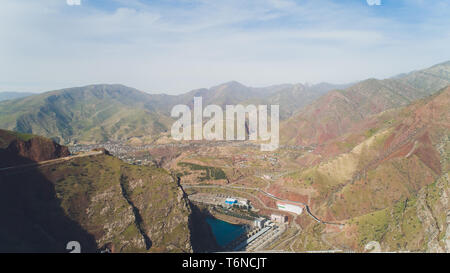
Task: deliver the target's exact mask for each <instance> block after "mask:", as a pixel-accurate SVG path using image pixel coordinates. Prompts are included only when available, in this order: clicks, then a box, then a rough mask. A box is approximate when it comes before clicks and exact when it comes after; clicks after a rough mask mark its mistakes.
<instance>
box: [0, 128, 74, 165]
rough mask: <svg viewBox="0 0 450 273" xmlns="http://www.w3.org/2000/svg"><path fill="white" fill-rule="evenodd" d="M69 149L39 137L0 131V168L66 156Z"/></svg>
mask: <svg viewBox="0 0 450 273" xmlns="http://www.w3.org/2000/svg"><path fill="white" fill-rule="evenodd" d="M69 154H70V153H69V149H68V148H67V147H65V146H61V145H59V144H58V143H56V142H54V141H52V140H50V139H47V138H43V137H40V136H35V135H29V134H21V133H16V132H12V131H6V130H1V129H0V167H9V166H14V165H19V164H25V163H28V162H38V161H44V160H50V159H55V158H59V157H64V156H68V155H69Z"/></svg>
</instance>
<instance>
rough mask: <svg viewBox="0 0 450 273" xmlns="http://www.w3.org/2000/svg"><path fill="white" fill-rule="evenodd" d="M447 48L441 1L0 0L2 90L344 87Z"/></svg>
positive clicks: (436, 58)
mask: <svg viewBox="0 0 450 273" xmlns="http://www.w3.org/2000/svg"><path fill="white" fill-rule="evenodd" d="M449 44H450V1H448V0H434V1H433V0H335V1H333V0H147V1H144V0H39V1H36V0H0V91H27V92H42V91H49V90H56V89H60V88H67V87H73V86H83V85H88V84H98V83H120V84H124V85H127V86H131V87H135V88H137V89H140V90H142V91H146V92H150V93H167V94H179V93H183V92H187V91H189V90H192V89H197V88H203V87H211V86H215V85H218V84H221V83H224V82H228V81H231V80H236V81H239V82H241V83H243V84H245V85H248V86H255V87H259V86H268V85H274V84H281V83H319V82H331V83H336V84H338V83H349V82H355V81H359V80H363V79H366V78H380V79H381V78H387V77H391V76H394V75H397V74H400V73H404V72H409V71H412V70H417V69H422V68H426V67H429V66H431V65H434V64H437V63H441V62H444V61H448V60H450V50H449Z"/></svg>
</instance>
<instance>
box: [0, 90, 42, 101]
mask: <svg viewBox="0 0 450 273" xmlns="http://www.w3.org/2000/svg"><path fill="white" fill-rule="evenodd" d="M31 95H35V93H30V92H0V101H4V100H13V99H18V98H23V97H28V96H31Z"/></svg>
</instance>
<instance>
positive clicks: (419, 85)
mask: <svg viewBox="0 0 450 273" xmlns="http://www.w3.org/2000/svg"><path fill="white" fill-rule="evenodd" d="M449 84H450V62H445V63H442V64H438V65H435V66H432V67H430V68H427V69H424V70H420V71H414V72H410V73H408V74H405V75H403V76H400V77H395V78H390V79H385V80H377V79H368V80H365V81H362V82H359V83H356V84H354V85H352V86H350V87H348V88H346V89H342V90H333V91H331V92H329V93H327V94H326V95H324V96H322V97H320V98H319V99H317V100H316V101H314V103H312V104H310V105H308V106H307V107H305V108H304V109H302V110H301V111H300V112H299V113H297V114H296V115H294V116H292V117H290V118H289V119H288V120H287V121H286V122H284V123H283V124H282V125H281V126H280V137H281V141H282V142H283V143H288V144H300V145H312V144H323V143H325V142H326V141H328V140H331V139H333V138H335V137H337V136H339V135H342V134H344V133H346V132H348V130H350V129H351V127H352V125H353V124H355V123H357V122H360V121H362V120H364V119H365V118H367V117H369V116H370V115H373V114H376V113H380V112H382V111H385V110H388V109H392V108H395V107H400V106H405V105H408V104H409V103H411V102H412V101H414V100H417V99H421V98H424V97H426V96H428V95H431V94H433V93H434V92H437V91H438V90H440V89H442V88H444V87H446V86H447V85H449Z"/></svg>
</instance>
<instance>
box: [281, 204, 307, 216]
mask: <svg viewBox="0 0 450 273" xmlns="http://www.w3.org/2000/svg"><path fill="white" fill-rule="evenodd" d="M277 207H278V209H279V210H283V211H289V212H293V213H295V214H302V212H303V208H302V207H299V206H295V205H292V204H288V203H284V202H277Z"/></svg>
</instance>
